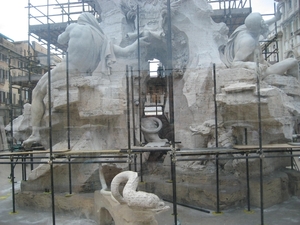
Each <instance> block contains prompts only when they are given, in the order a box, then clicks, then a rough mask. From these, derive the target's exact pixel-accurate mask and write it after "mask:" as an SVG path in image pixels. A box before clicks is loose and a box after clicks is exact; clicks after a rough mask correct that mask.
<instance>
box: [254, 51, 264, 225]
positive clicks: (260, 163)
mask: <svg viewBox="0 0 300 225" xmlns="http://www.w3.org/2000/svg"><path fill="white" fill-rule="evenodd" d="M259 54H260V50H259V49H256V50H255V58H256V81H257V109H258V112H257V113H258V135H259V169H260V219H261V225H264V190H263V188H264V185H263V158H264V152H263V149H262V130H261V129H262V125H261V104H260V103H261V101H260V68H259Z"/></svg>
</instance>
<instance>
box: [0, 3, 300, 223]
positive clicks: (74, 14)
mask: <svg viewBox="0 0 300 225" xmlns="http://www.w3.org/2000/svg"><path fill="white" fill-rule="evenodd" d="M209 3H212V4H213V3H217V4H218V5H219V7H220V8H219V9H217V11H215V14H214V16H213V18H214V20H215V21H216V22H217V21H219V22H224V21H225V23H226V24H227V26H228V27H229V30H230V33H232V32H233V31H234V30H235V29H236V27H238V26H239V25H241V24H243V23H244V19H245V18H246V16H247V15H248V14H249V13H251V2H249V4H250V5H248V6H249V7H247V5H246V3H248V1H230V0H229V1H209ZM84 11H88V12H91V13H92V14H94V15H95V16H96V17H97V15H98V13H97V10H96V6H95V5H94V1H92V0H91V1H84V0H83V1H81V2H78V1H72V2H71V1H70V0H69V1H58V0H53V1H50V0H48V1H47V4H45V5H33V4H31V2H30V0H29V3H28V24H29V34H28V41H29V43H30V42H31V40H32V39H34V40H37V41H38V42H39V43H40V44H41V45H43V46H45V48H46V49H47V53H46V54H45V56H46V57H47V62H46V65H47V68H46V70H47V71H49V73H50V71H51V68H52V67H53V66H54V65H53V64H52V60H51V59H52V57H53V56H63V55H64V54H65V52H66V50H67V45H61V44H59V43H57V37H58V35H59V34H61V33H62V32H63V31H64V30H65V28H66V26H67V25H68V24H70V23H71V22H75V21H76V20H77V18H78V16H79V14H80V13H82V12H84ZM169 30H171V29H169ZM171 50H172V49H171ZM171 50H169V51H171ZM30 57H31V56H30ZM170 58H172V57H170ZM168 68H171V67H168ZM128 74H129V71H128V68H127V76H126V78H127V86H128V87H127V88H128V89H127V91H128V92H127V104H128V105H127V113H128V121H129V120H130V105H129V103H130V97H131V96H130V93H129V91H130V88H129V87H130V85H129V78H132V77H133V76H129V75H128ZM49 77H50V76H49ZM172 82H173V80H172V77H170V78H169V80H168V86H169V91H170V92H171V91H172V93H169V94H170V99H172V100H173V96H172V95H173V86H172V85H173V83H172ZM49 84H50V82H49ZM49 86H50V85H49ZM132 86H133V85H132V84H131V88H132V89H133V87H132ZM49 90H50V89H49ZM131 91H132V90H131ZM67 93H68V90H67ZM132 93H133V92H132ZM49 96H51V95H50V94H49ZM139 97H140V93H139ZM139 102H141V101H140V100H139ZM156 102H157V100H156ZM49 103H50V104H51V101H49ZM133 103H134V101H133V99H132V100H131V104H132V108H134V107H133ZM156 105H157V103H156ZM173 107H174V106H173V105H171V110H170V111H171V112H173V113H174V108H173ZM49 109H51V105H50V107H49ZM49 114H51V113H49ZM156 114H157V110H156ZM216 115H217V114H216ZM50 120H51V116H50ZM170 121H171V123H172V126H173V129H174V124H173V123H174V115H171V118H170ZM216 124H217V123H216ZM51 125H52V124H51V121H50V122H49V132H50V149H49V150H47V151H42V152H16V153H13V152H11V153H7V154H2V155H0V156H2V157H3V158H5V159H7V160H10V162H9V163H6V164H10V165H11V168H12V169H11V180H12V195H13V212H15V205H14V201H15V199H14V195H15V193H14V167H13V166H14V165H16V164H22V165H24V166H26V165H27V164H30V163H31V164H40V163H41V162H32V159H34V157H35V156H33V155H35V154H44V153H49V154H50V157H46V158H45V159H49V161H48V162H46V161H45V162H44V164H49V166H50V167H51V183H52V184H53V165H54V164H62V163H65V164H68V165H69V167H70V166H71V164H75V163H78V162H72V161H71V159H72V158H78V157H79V158H80V157H82V158H84V156H83V155H84V154H86V153H87V152H86V151H85V152H83V153H80V152H76V153H75V155H73V154H74V153H72V152H68V151H69V150H70V146H68V150H61V151H60V152H58V151H54V150H53V149H52V146H51V132H52V130H51ZM67 127H68V128H69V124H68V125H67ZM215 128H216V131H217V129H218V128H217V126H215ZM130 130H131V128H130V123H129V127H128V148H124V149H117V150H107V151H106V150H101V151H100V150H99V151H93V152H91V154H95V156H94V157H91V156H89V158H90V159H91V158H95V159H97V160H93V161H90V162H88V163H102V162H107V161H105V160H101V159H100V158H101V156H100V155H101V154H110V155H113V156H106V157H107V158H108V157H114V158H116V157H115V155H118V154H123V156H122V158H124V155H125V158H127V159H128V160H125V159H121V160H117V161H116V162H118V163H128V167H129V169H131V165H132V166H135V168H136V162H133V161H132V158H134V159H135V156H133V155H136V154H140V153H143V152H151V151H154V150H153V149H149V148H145V147H137V146H131V142H132V140H131V137H130ZM68 133H69V131H68ZM173 133H174V131H173ZM171 139H172V140H171V143H172V147H167V148H159V149H155V151H156V150H159V151H164V152H169V153H170V156H171V166H170V170H171V171H170V174H171V175H172V177H171V181H172V185H173V186H172V189H173V196H172V197H173V199H172V201H173V206H174V209H173V210H174V211H173V212H174V213H173V214H174V222H175V224H177V209H176V205H177V199H176V161H191V160H194V161H199V160H203V158H201V159H199V157H198V156H203V155H209V156H211V155H212V156H215V161H216V168H217V170H216V181H217V183H216V195H217V196H218V197H217V202H216V213H221V212H220V199H219V194H221V193H220V189H219V185H220V183H219V171H218V164H219V161H220V160H224V159H225V157H223V158H220V155H226V157H230V156H227V155H230V154H232V155H236V158H240V159H246V160H248V159H249V158H258V159H261V160H262V158H263V157H268V156H265V155H263V153H264V152H262V146H259V147H258V146H250V147H248V148H246V149H245V148H243V147H241V146H236V147H237V148H236V149H222V148H217V149H210V150H208V149H197V150H195V149H194V150H188V149H177V148H175V137H174V135H173V136H172V138H171ZM134 140H135V138H133V141H134ZM216 141H217V140H216ZM68 144H69V143H68ZM216 145H217V144H216ZM291 148H297V147H290V146H279V147H277V148H276V151H278V152H288V153H289V155H286V157H290V158H291V159H292V158H293V157H294V156H295V155H293V152H292V151H291ZM179 150H180V151H179ZM198 150H199V151H198ZM274 151H275V150H274V149H272V148H270V150H269V151H266V152H267V153H274ZM249 153H252V154H255V156H251V157H250V156H248V154H249ZM78 155H79V156H78ZM298 155H299V154H297V156H298ZM55 156H57V157H62V158H64V157H65V158H66V161H64V162H61V161H55ZM183 156H197V157H195V158H190V159H188V160H186V159H185V158H184V157H183ZM269 157H276V156H273V155H271V154H270V155H269ZM19 158H22V162H18V161H17V160H18V159H19ZM232 158H233V157H230V159H232ZM36 159H39V158H38V157H36ZM26 160H27V161H26ZM29 160H31V161H29ZM261 163H262V162H261ZM140 166H141V167H142V163H141V165H140ZM23 168H24V167H23ZM247 168H248V161H247ZM291 168H293V163H291ZM70 171H71V170H69V173H71V172H70ZM142 175H143V174H142V171H141V176H142ZM260 176H261V179H262V177H263V173H262V170H261V171H260ZM69 177H70V180H69V187H70V189H69V193H70V194H72V180H71V174H70V175H69ZM23 180H26V173H23ZM247 182H249V177H247ZM53 189H54V188H53V186H52V187H51V190H53ZM248 189H249V187H248ZM247 191H249V190H247ZM248 193H249V192H248ZM54 194H55V193H54V191H53V192H52V218H53V224H55V208H54ZM247 199H248V211H251V210H250V201H249V196H247ZM262 199H263V198H262ZM261 210H262V212H261V213H262V218H261V220H262V224H263V204H262V207H261Z"/></svg>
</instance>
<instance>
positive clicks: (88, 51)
mask: <svg viewBox="0 0 300 225" xmlns="http://www.w3.org/2000/svg"><path fill="white" fill-rule="evenodd" d="M146 38H147V37H142V38H140V44H141V45H142V46H143V45H146V44H148V43H147V42H146V40H145V39H146ZM58 42H59V43H60V44H66V43H68V49H67V53H68V62H66V58H65V59H64V60H63V61H62V62H61V63H60V64H58V65H57V66H56V67H55V68H53V69H52V70H51V82H55V81H58V80H61V79H64V78H65V76H66V70H67V69H66V68H67V67H66V64H67V63H68V71H69V74H70V75H71V76H72V75H73V76H74V75H75V74H78V75H83V76H87V75H92V73H93V72H94V70H95V69H96V68H97V67H98V65H99V63H100V68H101V72H102V73H104V74H107V73H108V71H109V68H110V66H111V64H112V63H114V62H115V60H116V59H115V55H116V56H127V55H129V54H130V53H132V52H133V51H134V50H135V49H136V48H137V40H136V41H135V42H134V43H133V44H131V45H128V46H126V47H124V48H122V47H120V46H117V45H114V44H111V43H110V42H109V41H108V38H107V37H106V35H105V34H104V32H103V31H102V29H101V28H100V26H99V23H98V21H97V20H96V18H95V17H94V16H93V15H92V14H90V13H87V12H84V13H82V14H81V15H80V16H79V18H78V21H77V23H73V24H70V25H69V26H67V28H66V30H65V31H64V32H63V33H62V34H60V35H59V36H58ZM47 87H48V73H45V74H44V75H43V76H42V78H41V79H40V80H39V82H38V83H37V85H36V87H35V88H34V89H33V92H32V106H31V123H32V134H31V136H30V137H29V138H28V139H27V140H25V141H24V142H23V146H24V147H25V148H30V147H31V145H32V143H34V142H37V143H38V142H40V139H41V138H40V133H39V130H40V123H41V120H42V118H43V115H44V103H43V99H44V97H45V96H46V94H47Z"/></svg>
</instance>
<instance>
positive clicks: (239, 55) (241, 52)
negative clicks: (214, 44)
mask: <svg viewBox="0 0 300 225" xmlns="http://www.w3.org/2000/svg"><path fill="white" fill-rule="evenodd" d="M281 7H282V3H279V4H278V5H277V12H276V14H275V16H274V17H273V18H272V19H270V20H267V21H264V19H263V18H262V16H261V14H260V13H251V14H250V15H248V16H247V17H246V19H245V24H244V25H241V26H239V27H238V28H237V29H236V30H235V31H234V32H233V33H232V34H231V36H230V38H229V40H228V43H227V44H226V46H223V47H221V48H220V54H221V59H222V61H223V62H224V63H225V65H226V66H227V67H230V68H248V69H256V62H257V61H259V63H260V69H261V71H262V78H265V77H266V76H268V75H270V74H281V75H283V74H287V75H292V76H294V77H297V78H298V63H297V60H296V59H293V58H288V59H285V60H282V61H280V62H278V63H276V64H274V65H270V64H268V63H267V62H266V61H265V60H264V58H263V56H262V54H261V47H260V43H259V41H260V38H261V36H263V37H264V38H267V35H268V34H269V25H271V24H272V23H274V22H276V21H278V20H279V19H280V18H281V12H280V10H281ZM257 56H258V59H257Z"/></svg>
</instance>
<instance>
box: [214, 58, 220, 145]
mask: <svg viewBox="0 0 300 225" xmlns="http://www.w3.org/2000/svg"><path fill="white" fill-rule="evenodd" d="M213 75H214V76H213V77H214V105H215V136H216V148H218V145H219V144H218V142H219V141H218V106H217V99H216V98H217V82H216V64H215V63H214V64H213Z"/></svg>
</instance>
